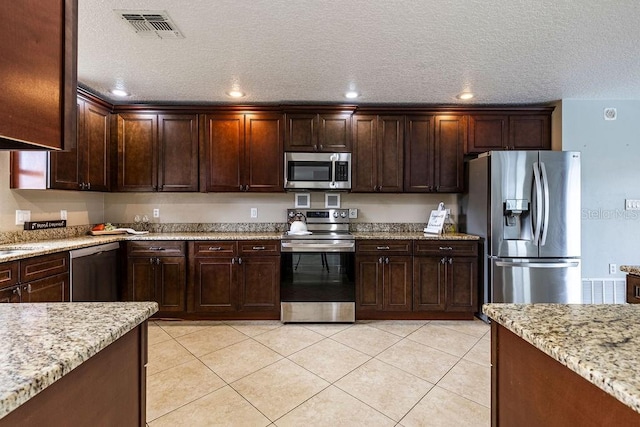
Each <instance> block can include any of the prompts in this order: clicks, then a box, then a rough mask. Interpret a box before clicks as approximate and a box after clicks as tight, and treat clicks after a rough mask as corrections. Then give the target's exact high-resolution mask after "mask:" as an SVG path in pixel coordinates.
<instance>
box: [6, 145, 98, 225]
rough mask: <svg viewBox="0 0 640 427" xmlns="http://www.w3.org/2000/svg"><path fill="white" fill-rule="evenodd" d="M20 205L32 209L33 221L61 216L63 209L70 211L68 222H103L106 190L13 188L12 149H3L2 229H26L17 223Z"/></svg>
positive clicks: (73, 223) (22, 207)
mask: <svg viewBox="0 0 640 427" xmlns="http://www.w3.org/2000/svg"><path fill="white" fill-rule="evenodd" d="M16 209H20V210H30V211H31V220H32V221H45V220H52V219H60V210H62V209H65V210H66V211H67V224H68V225H85V224H95V223H99V222H103V218H104V195H103V194H102V193H92V192H79V191H60V190H10V189H9V152H8V151H0V231H18V230H22V229H23V227H22V226H21V225H15V219H16V214H15V211H16Z"/></svg>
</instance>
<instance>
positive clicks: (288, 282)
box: [280, 252, 356, 322]
mask: <svg viewBox="0 0 640 427" xmlns="http://www.w3.org/2000/svg"><path fill="white" fill-rule="evenodd" d="M280 275H281V285H280V297H281V304H280V306H281V320H282V321H283V322H354V321H355V293H356V292H355V289H356V288H355V253H354V252H283V253H281V268H280Z"/></svg>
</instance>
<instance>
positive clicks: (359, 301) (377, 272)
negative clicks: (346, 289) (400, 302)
mask: <svg viewBox="0 0 640 427" xmlns="http://www.w3.org/2000/svg"><path fill="white" fill-rule="evenodd" d="M381 259H382V257H379V256H375V255H366V256H357V257H356V310H361V311H377V310H382V307H383V300H382V298H383V296H382V283H383V265H384V264H383V263H382V262H381V261H380V260H381Z"/></svg>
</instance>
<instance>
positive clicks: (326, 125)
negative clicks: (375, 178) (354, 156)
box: [284, 111, 352, 152]
mask: <svg viewBox="0 0 640 427" xmlns="http://www.w3.org/2000/svg"><path fill="white" fill-rule="evenodd" d="M351 114H352V112H351V111H349V112H322V113H315V112H308V113H307V112H305V113H303V112H287V113H286V114H285V123H286V127H285V144H284V145H285V151H328V152H350V151H351Z"/></svg>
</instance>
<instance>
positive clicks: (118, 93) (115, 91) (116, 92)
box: [111, 89, 129, 96]
mask: <svg viewBox="0 0 640 427" xmlns="http://www.w3.org/2000/svg"><path fill="white" fill-rule="evenodd" d="M111 93H112V94H113V95H115V96H129V92H127V91H126V90H123V89H111Z"/></svg>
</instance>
